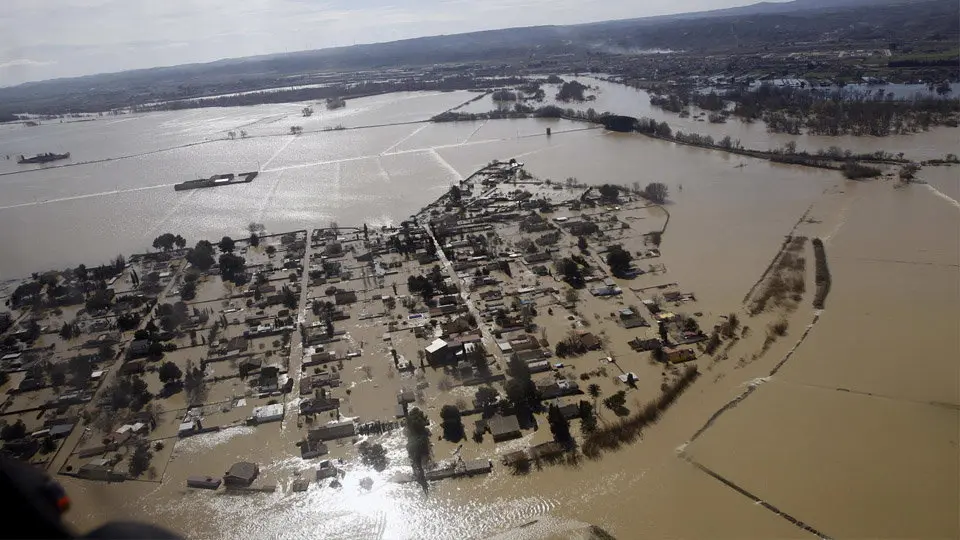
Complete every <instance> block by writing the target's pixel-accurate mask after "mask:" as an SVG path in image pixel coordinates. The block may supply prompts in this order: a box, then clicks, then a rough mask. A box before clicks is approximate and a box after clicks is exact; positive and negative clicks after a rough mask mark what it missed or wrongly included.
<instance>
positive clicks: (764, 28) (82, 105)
mask: <svg viewBox="0 0 960 540" xmlns="http://www.w3.org/2000/svg"><path fill="white" fill-rule="evenodd" d="M923 40H936V41H949V40H953V42H954V43H956V42H957V41H958V40H960V6H958V2H957V0H920V1H916V0H915V1H909V2H906V1H902V0H794V1H791V2H762V3H759V4H753V5H749V6H744V7H738V8H730V9H722V10H714V11H706V12H699V13H689V14H682V15H669V16H660V17H648V18H641V19H628V20H618V21H606V22H599V23H589V24H579V25H571V26H536V27H527V28H508V29H502V30H490V31H484V32H471V33H466V34H455V35H445V36H432V37H422V38H414V39H406V40H401V41H395V42H390V43H374V44H367V45H355V46H350V47H337V48H329V49H321V50H314V51H303V52H297V53H289V54H272V55H264V56H254V57H248V58H238V59H226V60H219V61H216V62H211V63H206V64H191V65H182V66H174V67H163V68H153V69H144V70H135V71H126V72H121V73H111V74H101V75H92V76H87V77H78V78H72V79H58V80H53V81H43V82H34V83H26V84H23V85H19V86H15V87H9V88H0V113H5V112H6V113H10V112H23V111H31V112H54V111H57V112H59V111H64V110H73V111H94V110H105V109H109V108H112V107H122V106H129V105H133V104H137V103H144V102H147V101H150V100H156V99H177V98H185V97H193V96H197V95H208V94H209V93H211V92H233V91H240V90H250V89H258V88H266V87H270V86H271V85H276V84H280V83H281V81H288V80H289V79H288V77H289V76H291V75H297V74H302V73H316V72H322V71H334V70H337V71H348V70H383V69H389V68H395V67H399V66H431V65H435V64H450V63H485V64H497V63H503V64H506V63H511V64H513V65H518V64H524V63H526V64H528V65H529V64H536V62H539V61H542V60H544V59H551V58H568V59H571V58H572V59H577V58H580V59H584V61H586V60H587V59H589V58H590V55H596V54H602V55H609V54H632V53H633V52H634V51H638V50H643V49H671V50H683V51H688V52H690V53H694V54H706V53H711V52H723V51H727V52H751V51H759V50H764V49H768V48H770V47H778V46H783V45H785V44H790V43H816V42H824V43H828V44H830V43H832V44H835V45H836V44H842V43H860V44H863V43H867V44H870V43H873V44H875V45H876V46H886V44H887V43H889V42H891V41H901V42H915V41H923Z"/></svg>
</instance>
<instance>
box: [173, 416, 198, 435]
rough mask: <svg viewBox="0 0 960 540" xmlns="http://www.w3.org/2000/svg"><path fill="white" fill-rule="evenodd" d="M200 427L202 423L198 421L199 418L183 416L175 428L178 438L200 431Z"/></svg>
mask: <svg viewBox="0 0 960 540" xmlns="http://www.w3.org/2000/svg"><path fill="white" fill-rule="evenodd" d="M202 429H203V425H202V424H201V423H200V419H199V418H196V419H193V418H185V419H184V420H183V422H182V423H181V424H180V427H179V428H178V429H177V436H178V437H180V438H183V437H189V436H190V435H195V434H197V433H200V430H202Z"/></svg>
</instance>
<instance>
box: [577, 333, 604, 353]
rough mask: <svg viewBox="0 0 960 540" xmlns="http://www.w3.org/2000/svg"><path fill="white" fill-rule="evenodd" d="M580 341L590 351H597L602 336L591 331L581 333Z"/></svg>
mask: <svg viewBox="0 0 960 540" xmlns="http://www.w3.org/2000/svg"><path fill="white" fill-rule="evenodd" d="M580 343H581V344H582V345H583V346H584V347H586V348H587V350H589V351H595V350H597V349H599V348H600V338H598V337H597V336H595V335H593V334H591V333H590V332H584V333H582V334H580Z"/></svg>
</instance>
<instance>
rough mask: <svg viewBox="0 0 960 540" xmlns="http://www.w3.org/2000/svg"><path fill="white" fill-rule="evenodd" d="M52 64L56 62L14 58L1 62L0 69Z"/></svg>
mask: <svg viewBox="0 0 960 540" xmlns="http://www.w3.org/2000/svg"><path fill="white" fill-rule="evenodd" d="M53 64H56V62H53V61H49V62H43V61H40V60H30V59H29V58H17V59H16V60H10V61H8V62H3V63H2V64H0V69H10V68H16V67H37V66H50V65H53Z"/></svg>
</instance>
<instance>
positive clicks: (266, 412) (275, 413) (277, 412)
mask: <svg viewBox="0 0 960 540" xmlns="http://www.w3.org/2000/svg"><path fill="white" fill-rule="evenodd" d="M250 419H251V420H252V422H253V423H254V424H266V423H268V422H279V421H280V420H283V403H274V404H273V405H263V406H262V407H254V408H253V416H251V417H250Z"/></svg>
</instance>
